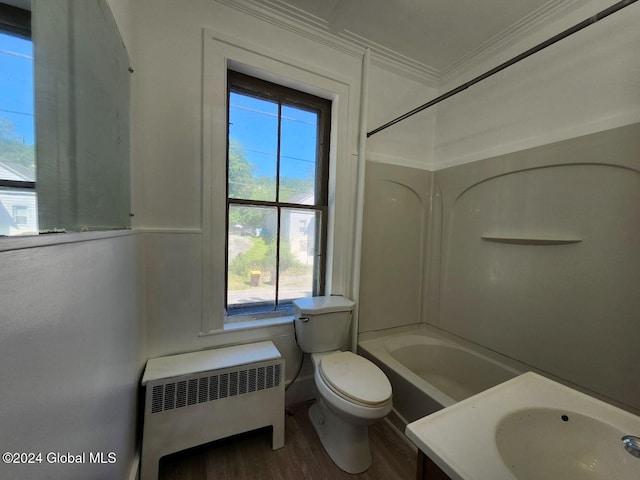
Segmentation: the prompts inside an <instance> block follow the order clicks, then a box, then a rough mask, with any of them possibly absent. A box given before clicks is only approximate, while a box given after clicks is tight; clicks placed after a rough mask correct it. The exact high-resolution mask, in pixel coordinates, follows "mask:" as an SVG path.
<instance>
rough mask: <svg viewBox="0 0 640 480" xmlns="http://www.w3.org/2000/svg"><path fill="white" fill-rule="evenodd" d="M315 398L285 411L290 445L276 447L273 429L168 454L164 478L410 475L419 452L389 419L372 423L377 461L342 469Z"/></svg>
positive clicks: (374, 479) (369, 479)
mask: <svg viewBox="0 0 640 480" xmlns="http://www.w3.org/2000/svg"><path fill="white" fill-rule="evenodd" d="M310 405H311V403H304V404H300V405H296V406H293V407H291V408H290V409H289V413H291V415H285V446H284V448H281V449H279V450H271V429H262V430H256V431H254V432H248V433H246V434H242V435H237V436H235V437H232V438H231V439H225V440H219V441H217V442H213V443H209V444H207V445H204V446H201V447H196V448H193V449H190V450H186V451H183V452H179V453H176V454H173V455H169V456H167V457H164V458H163V459H162V460H161V462H160V476H159V480H214V479H215V480H223V479H232V480H236V479H237V480H257V479H264V480H276V479H283V480H289V479H296V480H297V479H305V480H306V479H318V480H332V479H354V480H355V479H358V480H361V479H362V480H395V479H398V480H400V479H402V480H409V479H413V478H415V475H416V458H417V454H416V452H415V451H414V450H413V449H412V448H411V447H410V445H409V444H408V443H407V442H406V440H405V439H403V438H401V437H400V436H399V434H398V433H397V431H396V430H394V429H393V428H392V427H391V426H390V425H389V424H388V423H387V422H385V421H381V422H378V423H376V424H374V425H372V426H370V427H369V441H370V444H371V451H372V455H373V464H372V465H371V467H370V468H369V470H367V471H366V472H364V473H361V474H358V475H350V474H348V473H345V472H343V471H342V470H340V469H339V468H338V467H337V466H336V465H335V464H334V463H333V462H332V461H331V459H330V458H329V456H328V455H327V453H326V452H325V451H324V449H323V448H322V445H321V444H320V440H319V439H318V437H317V435H316V432H315V430H314V429H313V426H312V425H311V422H310V420H309V417H308V410H309V406H310Z"/></svg>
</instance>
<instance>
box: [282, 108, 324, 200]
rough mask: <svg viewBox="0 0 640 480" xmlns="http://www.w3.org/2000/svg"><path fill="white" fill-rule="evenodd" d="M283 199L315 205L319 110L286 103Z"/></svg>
mask: <svg viewBox="0 0 640 480" xmlns="http://www.w3.org/2000/svg"><path fill="white" fill-rule="evenodd" d="M281 135H282V138H281V140H280V142H281V143H280V201H281V202H289V203H301V204H303V205H314V204H315V198H314V192H315V182H316V158H317V144H318V114H317V113H316V112H311V111H307V110H303V109H300V108H296V107H291V106H287V105H283V106H282V124H281Z"/></svg>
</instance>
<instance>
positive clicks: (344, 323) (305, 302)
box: [293, 296, 356, 353]
mask: <svg viewBox="0 0 640 480" xmlns="http://www.w3.org/2000/svg"><path fill="white" fill-rule="evenodd" d="M355 305H356V304H355V302H353V301H351V300H349V299H348V298H345V297H341V296H325V297H307V298H300V299H298V300H294V301H293V310H294V313H295V320H294V325H295V329H296V340H297V342H298V345H299V346H300V348H301V349H302V351H303V352H305V353H317V352H329V351H331V350H338V349H339V348H340V346H341V345H342V344H343V343H345V342H346V341H347V339H348V336H349V327H350V325H351V314H352V312H353V308H354V307H355Z"/></svg>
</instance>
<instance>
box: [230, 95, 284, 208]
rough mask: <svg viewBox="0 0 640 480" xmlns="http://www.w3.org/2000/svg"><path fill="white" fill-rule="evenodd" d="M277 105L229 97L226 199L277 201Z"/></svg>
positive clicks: (237, 96) (243, 96)
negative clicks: (227, 193) (227, 196)
mask: <svg viewBox="0 0 640 480" xmlns="http://www.w3.org/2000/svg"><path fill="white" fill-rule="evenodd" d="M277 154H278V104H277V103H276V102H271V101H267V100H262V99H258V98H254V97H251V96H248V95H243V94H240V93H235V92H231V94H230V95H229V197H230V198H244V199H247V200H269V201H274V200H275V199H276V169H277Z"/></svg>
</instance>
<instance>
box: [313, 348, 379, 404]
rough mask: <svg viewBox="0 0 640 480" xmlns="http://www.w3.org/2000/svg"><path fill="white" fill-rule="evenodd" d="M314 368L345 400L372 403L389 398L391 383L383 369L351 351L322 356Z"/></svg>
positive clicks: (356, 402)
mask: <svg viewBox="0 0 640 480" xmlns="http://www.w3.org/2000/svg"><path fill="white" fill-rule="evenodd" d="M318 371H319V373H320V376H321V377H322V380H323V381H324V383H325V384H326V385H327V386H328V387H329V388H330V389H331V390H332V391H333V392H334V393H336V394H337V395H339V396H340V397H342V398H344V399H345V400H347V401H349V402H352V403H355V404H357V405H362V406H365V407H376V406H379V405H383V404H385V403H388V402H389V401H390V400H391V384H390V383H389V379H388V378H387V376H386V375H385V374H384V372H383V371H382V370H380V368H378V367H377V366H376V365H374V364H373V363H372V362H370V361H369V360H367V359H366V358H363V357H360V356H359V355H356V354H354V353H352V352H337V353H332V354H330V355H326V356H323V357H322V358H321V360H320V365H319V368H318Z"/></svg>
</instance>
